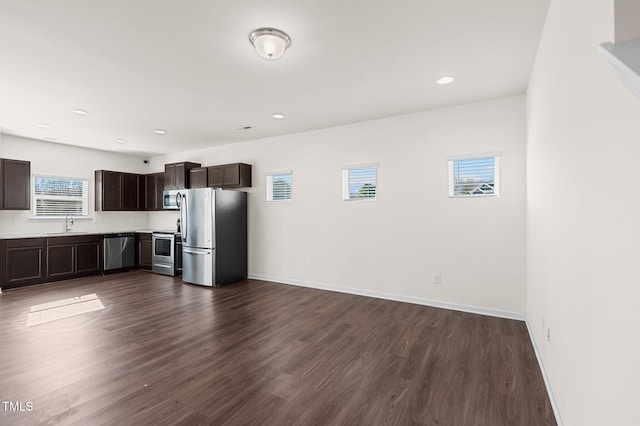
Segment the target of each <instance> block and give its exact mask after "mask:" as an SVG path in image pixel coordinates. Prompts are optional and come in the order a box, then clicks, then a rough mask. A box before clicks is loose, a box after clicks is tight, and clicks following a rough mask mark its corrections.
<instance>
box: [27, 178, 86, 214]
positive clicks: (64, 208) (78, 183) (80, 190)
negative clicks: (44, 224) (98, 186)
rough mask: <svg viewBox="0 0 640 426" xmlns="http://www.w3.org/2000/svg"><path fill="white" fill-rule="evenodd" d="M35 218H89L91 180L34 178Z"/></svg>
mask: <svg viewBox="0 0 640 426" xmlns="http://www.w3.org/2000/svg"><path fill="white" fill-rule="evenodd" d="M33 200H34V203H33V216H35V217H64V216H66V215H69V216H88V214H89V180H88V179H78V178H65V177H54V176H34V177H33Z"/></svg>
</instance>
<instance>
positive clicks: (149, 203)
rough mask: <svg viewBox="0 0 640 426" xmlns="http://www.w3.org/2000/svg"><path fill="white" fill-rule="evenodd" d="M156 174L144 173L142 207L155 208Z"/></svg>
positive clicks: (156, 194)
mask: <svg viewBox="0 0 640 426" xmlns="http://www.w3.org/2000/svg"><path fill="white" fill-rule="evenodd" d="M157 196H158V193H157V192H156V175H155V174H149V175H144V209H145V210H155V209H156V206H157V201H156V197H157Z"/></svg>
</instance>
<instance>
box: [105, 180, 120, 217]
mask: <svg viewBox="0 0 640 426" xmlns="http://www.w3.org/2000/svg"><path fill="white" fill-rule="evenodd" d="M102 210H105V211H108V210H122V173H120V172H110V171H107V170H103V171H102Z"/></svg>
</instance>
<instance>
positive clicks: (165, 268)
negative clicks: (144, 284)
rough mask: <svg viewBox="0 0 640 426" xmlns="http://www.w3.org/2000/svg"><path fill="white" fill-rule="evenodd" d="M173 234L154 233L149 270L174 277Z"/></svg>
mask: <svg viewBox="0 0 640 426" xmlns="http://www.w3.org/2000/svg"><path fill="white" fill-rule="evenodd" d="M175 238H176V237H175V234H174V233H173V232H168V231H167V232H158V231H156V232H154V233H153V236H152V240H151V241H152V244H153V255H152V257H151V270H152V271H153V272H156V273H158V274H164V275H171V276H173V275H175V253H174V247H175Z"/></svg>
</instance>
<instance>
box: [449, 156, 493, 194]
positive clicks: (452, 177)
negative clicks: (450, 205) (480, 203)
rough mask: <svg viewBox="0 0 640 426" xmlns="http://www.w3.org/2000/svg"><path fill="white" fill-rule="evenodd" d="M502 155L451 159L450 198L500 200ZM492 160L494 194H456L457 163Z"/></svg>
mask: <svg viewBox="0 0 640 426" xmlns="http://www.w3.org/2000/svg"><path fill="white" fill-rule="evenodd" d="M501 156H502V155H501V154H500V153H493V152H492V153H484V154H475V155H466V156H460V157H449V159H448V163H447V164H448V179H447V180H448V186H449V198H500V157H501ZM488 158H492V159H493V160H494V163H493V193H492V194H456V193H455V182H454V172H453V170H454V167H455V163H456V162H457V161H468V160H483V159H488Z"/></svg>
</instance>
